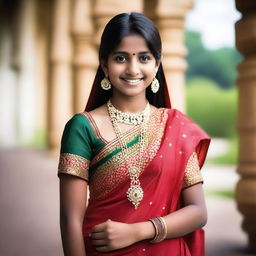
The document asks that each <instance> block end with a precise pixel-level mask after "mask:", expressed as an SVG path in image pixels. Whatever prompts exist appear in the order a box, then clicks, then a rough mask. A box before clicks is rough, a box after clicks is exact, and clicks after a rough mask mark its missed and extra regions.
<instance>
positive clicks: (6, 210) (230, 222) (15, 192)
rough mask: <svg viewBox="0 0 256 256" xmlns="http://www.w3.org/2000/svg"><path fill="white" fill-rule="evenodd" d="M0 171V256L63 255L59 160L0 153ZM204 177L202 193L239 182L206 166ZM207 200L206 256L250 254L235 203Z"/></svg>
mask: <svg viewBox="0 0 256 256" xmlns="http://www.w3.org/2000/svg"><path fill="white" fill-rule="evenodd" d="M0 168H1V172H0V175H1V176H0V214H1V216H0V237H1V239H0V256H16V255H18V256H61V255H63V254H62V252H61V241H60V233H59V223H58V222H59V220H58V215H59V214H58V207H59V205H58V179H57V177H56V168H57V158H56V157H53V156H50V155H49V153H47V152H44V151H36V150H29V149H0ZM204 178H205V189H206V190H208V189H210V190H212V189H216V188H219V186H220V183H221V184H222V185H221V186H224V185H225V184H226V185H225V186H224V187H225V188H226V187H227V188H232V187H233V186H234V183H235V182H236V180H237V178H238V177H237V176H236V174H235V172H234V167H229V168H227V167H225V168H224V167H218V166H207V165H206V166H205V167H204ZM220 181H221V182H220ZM214 184H215V185H216V186H215V185H214ZM221 188H223V187H221ZM206 200H207V205H208V212H209V220H208V224H207V226H206V228H205V230H206V256H246V255H249V254H247V253H246V237H245V234H244V233H243V232H242V231H241V229H240V223H241V216H240V214H239V213H238V212H237V210H236V205H235V202H234V201H233V200H232V199H226V198H220V197H212V196H211V197H209V196H207V198H206ZM251 255H253V254H251ZM254 255H255V254H254Z"/></svg>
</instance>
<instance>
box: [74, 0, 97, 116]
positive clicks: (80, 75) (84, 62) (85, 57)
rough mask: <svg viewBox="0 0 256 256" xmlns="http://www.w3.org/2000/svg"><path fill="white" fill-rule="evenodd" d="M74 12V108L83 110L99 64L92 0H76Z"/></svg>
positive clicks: (77, 110) (78, 110)
mask: <svg viewBox="0 0 256 256" xmlns="http://www.w3.org/2000/svg"><path fill="white" fill-rule="evenodd" d="M72 12H73V15H72V36H73V47H74V56H73V78H74V80H73V81H74V109H75V112H82V111H83V110H84V108H85V105H86V102H87V99H88V97H89V93H90V90H91V86H92V83H93V80H94V77H95V73H96V67H97V65H98V55H97V52H96V49H95V46H94V44H93V43H94V42H93V33H94V27H93V23H92V19H91V3H90V0H74V2H73V8H72Z"/></svg>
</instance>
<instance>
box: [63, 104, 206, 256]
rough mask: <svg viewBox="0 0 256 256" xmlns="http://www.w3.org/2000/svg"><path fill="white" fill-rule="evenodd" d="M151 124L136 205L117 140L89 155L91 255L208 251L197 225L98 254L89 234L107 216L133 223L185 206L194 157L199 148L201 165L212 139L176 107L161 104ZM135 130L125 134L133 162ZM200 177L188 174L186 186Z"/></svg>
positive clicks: (192, 255) (193, 255)
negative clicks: (140, 197) (159, 239)
mask: <svg viewBox="0 0 256 256" xmlns="http://www.w3.org/2000/svg"><path fill="white" fill-rule="evenodd" d="M84 115H85V116H86V118H87V119H88V120H89V121H90V123H91V125H92V127H93V128H92V129H93V132H94V133H95V134H96V135H97V137H98V139H101V141H103V138H101V136H100V133H99V131H98V130H97V127H96V126H95V123H94V122H93V119H92V118H91V116H90V115H89V114H88V113H87V114H84ZM150 126H151V128H150V129H149V140H148V148H147V149H146V150H145V155H144V160H145V168H144V169H143V170H142V171H141V173H140V177H139V179H140V182H141V186H142V188H143V191H144V198H143V200H142V201H141V203H140V205H139V207H138V208H137V209H136V210H135V209H134V207H133V205H132V204H131V203H130V202H129V201H128V200H127V197H126V191H127V189H128V188H129V185H130V179H129V176H128V172H127V170H126V169H125V165H123V162H124V159H120V157H118V143H117V141H116V140H113V141H111V142H106V141H104V143H105V146H103V147H102V148H101V150H100V151H99V152H98V153H97V154H96V155H94V156H93V157H92V158H91V159H90V170H89V188H90V199H89V203H88V207H87V210H86V213H85V218H84V225H83V234H84V239H85V246H86V255H87V256H88V255H89V256H90V255H113V256H114V255H133V256H137V255H138V256H139V255H151V256H166V255H172V256H203V255H204V233H203V230H197V231H195V232H193V233H191V234H189V235H187V236H186V237H179V238H175V239H166V240H165V241H163V242H160V243H158V244H151V243H149V241H141V242H138V243H136V244H134V245H131V246H129V247H127V248H124V249H120V250H117V251H113V252H110V253H99V252H97V251H96V250H95V249H94V248H93V246H92V241H91V238H90V236H89V233H90V232H91V229H92V227H94V226H95V225H97V224H99V223H102V222H105V221H106V220H108V219H111V220H113V221H118V222H125V223H134V222H140V221H146V220H148V219H150V218H153V217H156V216H165V215H167V214H170V213H172V212H174V211H176V210H178V209H179V208H181V207H182V202H181V191H182V189H183V183H184V175H185V169H186V165H187V163H188V160H189V158H190V156H191V155H192V154H193V152H196V154H197V158H198V162H199V166H200V167H202V165H203V163H204V160H205V157H206V153H207V150H208V146H209V141H210V139H209V137H208V135H207V134H206V133H205V132H204V131H203V130H202V129H200V128H199V127H198V126H197V125H196V124H195V123H194V122H193V121H191V120H190V119H189V118H187V117H186V116H185V115H184V114H182V113H181V112H179V111H177V110H174V109H163V108H162V109H158V110H157V111H156V113H155V114H153V117H152V118H151V123H150ZM136 129H137V128H136V127H135V128H133V129H131V130H130V131H128V132H127V133H125V134H124V136H125V137H127V139H128V141H130V148H131V155H130V157H129V156H127V159H126V160H129V161H135V162H136V155H132V148H133V145H136V136H135V135H136ZM137 130H138V129H137ZM137 132H138V131H137ZM132 141H133V142H132ZM134 152H135V151H134ZM69 153H70V152H69ZM110 167H111V168H110ZM59 172H65V171H61V170H59ZM201 181H202V180H201V179H200V177H198V175H197V174H194V175H190V177H189V178H188V179H187V184H186V186H190V185H193V184H196V183H198V182H201Z"/></svg>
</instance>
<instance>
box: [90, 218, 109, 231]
mask: <svg viewBox="0 0 256 256" xmlns="http://www.w3.org/2000/svg"><path fill="white" fill-rule="evenodd" d="M110 221H111V220H110V219H108V220H107V221H105V222H103V223H100V224H98V225H96V226H94V227H93V228H92V232H102V231H104V230H105V229H106V228H107V225H108V223H109V222H110Z"/></svg>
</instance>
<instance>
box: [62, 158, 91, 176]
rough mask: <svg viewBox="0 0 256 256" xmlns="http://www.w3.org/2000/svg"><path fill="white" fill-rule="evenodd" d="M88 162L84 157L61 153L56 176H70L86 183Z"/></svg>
mask: <svg viewBox="0 0 256 256" xmlns="http://www.w3.org/2000/svg"><path fill="white" fill-rule="evenodd" d="M89 165H90V161H89V160H87V159H86V158H84V157H81V156H78V155H74V154H70V153H62V154H60V160H59V166H58V174H61V173H64V174H70V175H74V176H77V177H80V178H82V179H84V180H86V181H88V180H89V179H88V176H89V175H88V172H89Z"/></svg>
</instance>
